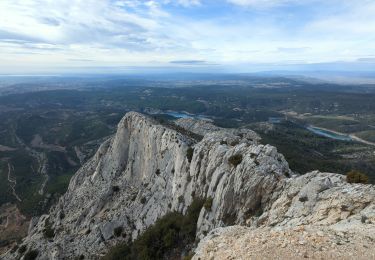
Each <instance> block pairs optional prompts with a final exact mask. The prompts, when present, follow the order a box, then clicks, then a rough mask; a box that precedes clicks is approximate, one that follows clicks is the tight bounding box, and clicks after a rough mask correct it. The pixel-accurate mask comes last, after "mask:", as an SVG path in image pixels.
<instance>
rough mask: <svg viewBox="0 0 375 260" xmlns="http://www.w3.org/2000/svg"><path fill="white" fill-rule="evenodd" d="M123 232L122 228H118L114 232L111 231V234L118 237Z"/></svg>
mask: <svg viewBox="0 0 375 260" xmlns="http://www.w3.org/2000/svg"><path fill="white" fill-rule="evenodd" d="M123 230H124V228H123V227H122V226H120V227H116V228H115V229H114V230H113V234H114V235H115V236H116V237H120V236H121V235H122V231H123Z"/></svg>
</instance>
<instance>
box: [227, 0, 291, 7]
mask: <svg viewBox="0 0 375 260" xmlns="http://www.w3.org/2000/svg"><path fill="white" fill-rule="evenodd" d="M294 1H296V0H294ZM228 2H229V3H232V4H235V5H239V6H245V7H272V6H278V5H283V4H286V3H288V2H293V0H228Z"/></svg>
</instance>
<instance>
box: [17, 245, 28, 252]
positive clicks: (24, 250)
mask: <svg viewBox="0 0 375 260" xmlns="http://www.w3.org/2000/svg"><path fill="white" fill-rule="evenodd" d="M26 250H27V246H26V245H22V246H20V248H18V252H19V253H20V254H23V253H25V252H26Z"/></svg>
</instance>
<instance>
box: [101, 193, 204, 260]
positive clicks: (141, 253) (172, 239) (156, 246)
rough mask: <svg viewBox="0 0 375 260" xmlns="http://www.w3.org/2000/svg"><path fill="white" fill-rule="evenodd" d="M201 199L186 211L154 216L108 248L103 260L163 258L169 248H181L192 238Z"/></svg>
mask: <svg viewBox="0 0 375 260" xmlns="http://www.w3.org/2000/svg"><path fill="white" fill-rule="evenodd" d="M202 206H203V200H201V199H195V200H194V201H193V202H192V204H191V205H190V206H189V208H188V210H187V213H186V215H182V214H181V213H178V212H171V213H168V214H167V215H165V216H164V217H162V218H161V219H159V220H157V221H156V222H155V224H154V225H153V226H151V227H149V228H148V229H147V230H146V231H145V232H144V233H143V234H142V235H140V236H139V237H138V238H137V239H136V240H135V241H133V242H132V243H129V244H127V243H122V244H119V245H117V246H115V247H113V248H111V249H110V251H109V252H108V253H107V255H106V256H104V257H103V258H102V259H103V260H120V259H121V260H136V259H142V260H143V259H150V260H151V259H165V258H167V257H166V256H167V255H168V254H170V253H172V252H174V253H175V252H176V250H177V251H180V252H182V251H184V250H185V248H186V246H187V245H192V244H193V243H194V241H195V234H196V228H197V221H198V217H199V213H200V210H201V209H202Z"/></svg>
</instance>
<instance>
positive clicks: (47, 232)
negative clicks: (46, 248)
mask: <svg viewBox="0 0 375 260" xmlns="http://www.w3.org/2000/svg"><path fill="white" fill-rule="evenodd" d="M43 234H44V237H45V238H53V237H54V236H55V230H54V229H53V228H52V224H51V223H50V222H49V219H48V218H47V219H46V222H45V224H44V230H43Z"/></svg>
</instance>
